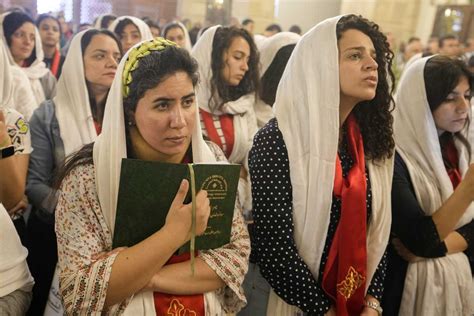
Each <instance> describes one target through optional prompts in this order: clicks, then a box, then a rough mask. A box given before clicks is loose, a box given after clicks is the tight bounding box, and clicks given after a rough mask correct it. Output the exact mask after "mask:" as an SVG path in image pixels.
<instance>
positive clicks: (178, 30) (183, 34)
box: [163, 22, 192, 52]
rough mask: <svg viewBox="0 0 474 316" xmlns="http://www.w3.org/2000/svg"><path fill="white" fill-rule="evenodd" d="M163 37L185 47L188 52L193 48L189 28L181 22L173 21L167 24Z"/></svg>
mask: <svg viewBox="0 0 474 316" xmlns="http://www.w3.org/2000/svg"><path fill="white" fill-rule="evenodd" d="M163 37H164V38H166V39H167V40H170V41H172V42H175V43H176V44H178V46H179V47H182V48H185V49H186V50H187V51H188V52H191V50H192V46H191V39H190V38H189V33H188V29H186V27H185V26H184V25H183V24H182V23H181V22H171V23H169V24H167V25H165V27H164V28H163Z"/></svg>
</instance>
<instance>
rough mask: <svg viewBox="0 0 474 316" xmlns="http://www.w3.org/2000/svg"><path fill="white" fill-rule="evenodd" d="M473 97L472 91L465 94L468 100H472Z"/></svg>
mask: <svg viewBox="0 0 474 316" xmlns="http://www.w3.org/2000/svg"><path fill="white" fill-rule="evenodd" d="M471 98H472V95H471V94H470V93H469V94H465V95H464V99H466V100H468V101H470V100H471Z"/></svg>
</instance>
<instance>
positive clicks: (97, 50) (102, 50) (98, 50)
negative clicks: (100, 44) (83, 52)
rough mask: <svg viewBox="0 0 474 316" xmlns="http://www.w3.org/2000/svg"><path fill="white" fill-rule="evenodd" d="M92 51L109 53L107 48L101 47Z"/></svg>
mask: <svg viewBox="0 0 474 316" xmlns="http://www.w3.org/2000/svg"><path fill="white" fill-rule="evenodd" d="M92 52H93V53H96V52H99V53H107V51H106V50H105V49H100V48H97V49H94V50H93V51H92Z"/></svg>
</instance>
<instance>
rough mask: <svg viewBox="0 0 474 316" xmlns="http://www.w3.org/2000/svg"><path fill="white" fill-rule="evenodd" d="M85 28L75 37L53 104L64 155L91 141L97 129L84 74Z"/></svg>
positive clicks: (65, 61) (95, 135)
mask: <svg viewBox="0 0 474 316" xmlns="http://www.w3.org/2000/svg"><path fill="white" fill-rule="evenodd" d="M86 32H87V30H85V31H82V32H80V33H78V34H77V35H75V36H74V38H73V39H72V41H71V45H70V48H69V51H68V54H67V55H66V59H65V60H64V65H63V71H62V74H61V77H60V78H59V81H58V87H57V92H56V97H54V99H53V101H54V107H55V112H56V118H57V119H58V123H59V132H60V134H61V139H62V141H63V143H64V152H65V154H66V156H67V155H69V154H71V153H72V152H74V151H76V150H78V149H80V148H81V147H82V146H83V145H86V144H89V143H92V142H93V141H94V140H95V139H96V137H97V132H96V129H95V125H94V119H93V117H92V112H91V107H90V103H89V93H88V92H87V86H86V79H85V74H84V62H83V56H82V47H81V39H82V36H83V35H84V34H85V33H86Z"/></svg>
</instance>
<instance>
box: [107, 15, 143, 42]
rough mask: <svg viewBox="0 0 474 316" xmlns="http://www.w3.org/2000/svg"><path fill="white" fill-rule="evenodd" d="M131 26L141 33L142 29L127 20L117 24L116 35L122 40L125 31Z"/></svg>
mask: <svg viewBox="0 0 474 316" xmlns="http://www.w3.org/2000/svg"><path fill="white" fill-rule="evenodd" d="M129 24H132V25H133V26H135V27H136V28H137V30H138V31H139V32H140V29H139V28H138V26H136V25H135V23H133V21H132V20H130V19H128V18H125V19H123V20H121V21H120V22H118V23H117V25H116V26H115V30H114V33H115V34H117V36H118V37H119V38H122V32H123V29H124V28H125V27H126V26H127V25H129ZM140 35H141V34H140Z"/></svg>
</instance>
